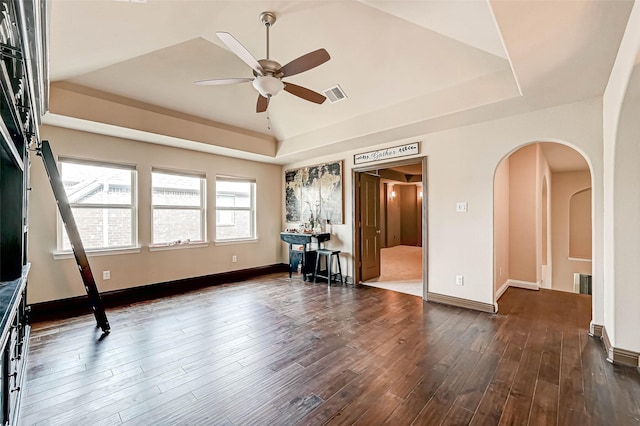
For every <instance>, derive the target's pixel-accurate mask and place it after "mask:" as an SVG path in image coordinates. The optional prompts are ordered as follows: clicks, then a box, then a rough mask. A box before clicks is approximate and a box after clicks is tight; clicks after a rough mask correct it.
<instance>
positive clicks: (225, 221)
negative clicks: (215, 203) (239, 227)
mask: <svg viewBox="0 0 640 426" xmlns="http://www.w3.org/2000/svg"><path fill="white" fill-rule="evenodd" d="M234 220H235V217H234V212H232V211H229V210H218V211H217V212H216V226H233V224H234Z"/></svg>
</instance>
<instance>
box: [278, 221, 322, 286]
mask: <svg viewBox="0 0 640 426" xmlns="http://www.w3.org/2000/svg"><path fill="white" fill-rule="evenodd" d="M280 239H281V240H282V241H284V242H285V243H288V244H289V278H291V273H292V272H293V263H294V259H295V258H296V257H298V256H300V260H299V261H300V262H302V279H303V280H304V281H306V280H307V275H312V276H313V273H314V272H313V271H314V266H315V264H316V251H315V250H309V247H308V246H309V245H310V244H311V243H312V242H314V241H315V242H316V243H318V247H320V244H322V243H324V242H325V241H329V240H330V239H331V234H329V233H328V232H323V233H320V234H307V233H303V232H281V233H280ZM294 244H296V245H301V246H302V250H294V249H293V245H294ZM298 253H300V255H298Z"/></svg>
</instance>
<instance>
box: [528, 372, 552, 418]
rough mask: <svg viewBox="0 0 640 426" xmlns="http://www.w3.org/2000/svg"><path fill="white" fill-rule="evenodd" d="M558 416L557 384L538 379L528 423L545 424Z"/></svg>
mask: <svg viewBox="0 0 640 426" xmlns="http://www.w3.org/2000/svg"><path fill="white" fill-rule="evenodd" d="M557 418H558V386H557V385H552V384H549V383H547V382H545V381H544V380H538V383H537V384H536V390H535V393H534V395H533V402H532V404H531V414H530V416H529V425H540V426H547V425H550V424H555V423H556V422H557Z"/></svg>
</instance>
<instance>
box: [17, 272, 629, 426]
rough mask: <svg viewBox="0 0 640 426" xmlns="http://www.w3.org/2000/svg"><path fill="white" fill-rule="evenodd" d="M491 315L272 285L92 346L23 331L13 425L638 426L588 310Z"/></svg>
mask: <svg viewBox="0 0 640 426" xmlns="http://www.w3.org/2000/svg"><path fill="white" fill-rule="evenodd" d="M499 302H500V312H499V313H498V314H486V313H480V312H475V311H469V310H465V309H462V308H457V307H451V306H444V305H439V304H434V303H430V302H424V301H422V300H421V299H420V298H416V297H414V296H409V295H404V294H400V293H393V292H390V291H387V290H382V289H378V288H371V287H363V288H360V287H356V288H354V287H338V286H336V287H332V288H331V290H330V291H327V287H326V285H321V284H315V285H314V284H313V283H308V282H302V281H300V280H295V279H294V280H289V279H288V274H272V275H267V276H264V277H259V278H255V279H251V280H248V281H245V282H240V283H230V284H225V285H220V286H214V287H210V288H204V289H200V290H197V291H193V292H189V293H185V294H183V295H177V296H171V297H167V298H164V299H157V300H151V301H147V302H140V303H135V304H131V305H128V306H123V307H120V308H113V309H109V310H108V316H109V319H110V323H111V324H112V333H111V334H110V335H109V336H108V337H107V338H105V339H102V340H98V337H99V335H100V333H99V330H98V331H96V329H95V320H94V319H93V317H92V316H90V315H83V316H79V317H76V318H70V319H68V320H56V321H49V322H43V323H39V324H33V327H32V333H31V345H30V350H29V358H28V364H27V380H26V383H25V386H24V389H23V400H22V410H21V413H20V421H19V424H20V425H27V426H28V425H33V424H47V425H49V424H50V425H57V424H59V425H85V424H91V425H93V424H97V425H118V424H121V423H124V424H127V425H135V426H144V425H153V426H156V425H171V426H173V425H207V426H209V425H225V426H238V425H254V424H255V425H265V424H267V425H274V426H275V425H287V426H289V425H323V424H326V423H331V424H333V425H338V424H349V425H351V424H358V425H379V424H388V425H394V426H396V425H408V424H412V423H413V424H427V425H431V424H434V425H438V424H472V425H497V424H514V425H526V424H528V423H531V424H534V423H535V424H558V425H580V426H588V425H603V424H621V425H622V424H624V425H627V424H629V425H632V424H638V419H639V418H640V373H638V371H637V369H633V368H621V367H618V366H613V365H611V364H610V363H608V362H607V361H606V359H605V358H606V357H605V355H606V354H605V353H604V350H603V349H602V343H601V342H600V340H598V339H594V338H591V337H588V335H587V331H588V326H589V321H590V313H591V309H590V298H589V297H588V296H584V295H575V294H569V293H561V292H553V291H542V290H541V291H539V292H533V291H528V290H523V289H515V288H510V289H508V290H507V291H506V292H505V293H504V295H503V296H502V298H501V299H500V301H499ZM554 395H555V396H554ZM554 398H555V403H554Z"/></svg>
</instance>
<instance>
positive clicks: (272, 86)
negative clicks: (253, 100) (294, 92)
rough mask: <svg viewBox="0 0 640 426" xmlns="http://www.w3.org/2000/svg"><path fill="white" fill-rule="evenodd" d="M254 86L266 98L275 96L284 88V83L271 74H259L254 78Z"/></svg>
mask: <svg viewBox="0 0 640 426" xmlns="http://www.w3.org/2000/svg"><path fill="white" fill-rule="evenodd" d="M253 87H255V88H256V90H257V91H258V92H260V94H261V95H262V96H264V97H265V98H269V97H271V96H275V95H277V94H278V92H280V91H281V90H282V89H284V83H283V82H282V80H280V79H279V78H275V77H272V76H270V75H265V76H258V77H256V78H255V79H254V80H253Z"/></svg>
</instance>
